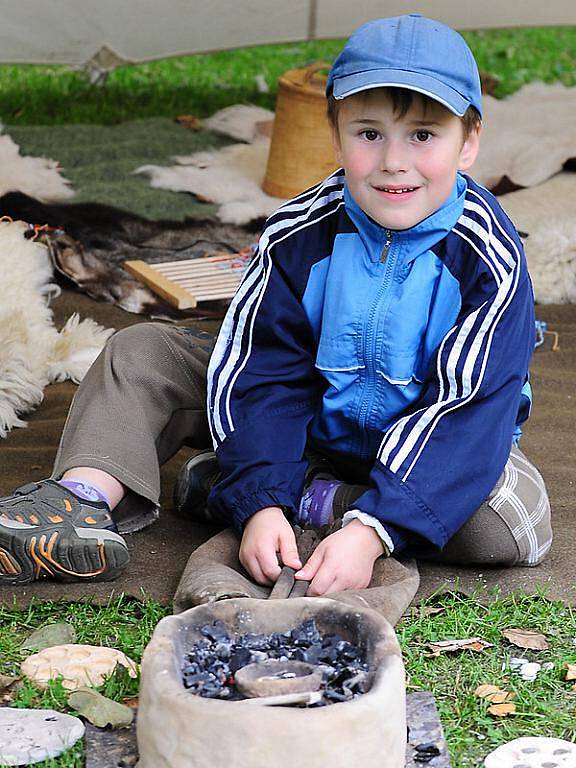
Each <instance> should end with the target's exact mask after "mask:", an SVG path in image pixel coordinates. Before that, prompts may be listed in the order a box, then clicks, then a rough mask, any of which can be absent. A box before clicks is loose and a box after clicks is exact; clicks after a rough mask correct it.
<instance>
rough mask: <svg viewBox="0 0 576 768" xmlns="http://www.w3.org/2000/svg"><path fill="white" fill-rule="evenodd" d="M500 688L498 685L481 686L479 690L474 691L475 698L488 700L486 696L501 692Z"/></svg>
mask: <svg viewBox="0 0 576 768" xmlns="http://www.w3.org/2000/svg"><path fill="white" fill-rule="evenodd" d="M499 690H500V688H498V686H497V685H488V684H485V685H479V686H478V688H476V690H475V691H474V696H478V697H480V698H481V699H484V698H486V696H490V694H491V693H496V692H497V691H499Z"/></svg>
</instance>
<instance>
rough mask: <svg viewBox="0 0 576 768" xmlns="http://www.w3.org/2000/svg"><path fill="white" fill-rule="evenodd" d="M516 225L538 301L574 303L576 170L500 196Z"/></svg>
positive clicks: (541, 302)
mask: <svg viewBox="0 0 576 768" xmlns="http://www.w3.org/2000/svg"><path fill="white" fill-rule="evenodd" d="M499 201H500V203H501V204H502V206H503V207H504V210H505V211H506V212H507V213H508V215H509V216H510V218H511V219H512V221H513V222H514V224H515V225H516V227H517V228H518V229H519V230H520V231H521V232H526V233H527V234H528V237H526V238H525V239H524V250H525V251H526V259H527V261H528V268H529V270H530V274H531V276H532V282H533V284H534V293H535V295H536V301H537V302H538V303H540V304H574V303H576V173H568V172H566V173H559V174H557V175H556V176H554V177H553V178H551V179H549V180H548V181H546V182H544V184H539V185H538V186H536V187H531V188H530V189H521V190H519V191H518V192H510V193H509V194H507V195H502V196H501V197H500V198H499Z"/></svg>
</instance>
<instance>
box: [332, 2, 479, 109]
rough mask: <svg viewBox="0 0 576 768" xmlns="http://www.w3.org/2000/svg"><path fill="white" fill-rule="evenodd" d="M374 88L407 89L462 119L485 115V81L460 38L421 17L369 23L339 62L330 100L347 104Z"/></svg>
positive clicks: (354, 35)
mask: <svg viewBox="0 0 576 768" xmlns="http://www.w3.org/2000/svg"><path fill="white" fill-rule="evenodd" d="M370 88H408V89H409V90H411V91H418V93H422V94H424V95H425V96H429V97H430V98H431V99H434V100H435V101H439V102H440V104H443V105H444V106H445V107H447V108H448V109H449V110H450V111H451V112H453V113H454V114H455V115H458V117H462V116H463V115H464V113H465V112H466V110H467V109H468V107H469V106H473V107H476V109H477V110H478V112H479V113H480V115H482V94H481V88H480V75H479V74H478V67H477V65H476V61H475V60H474V56H473V55H472V51H471V50H470V48H469V47H468V45H467V44H466V41H465V40H464V38H463V37H462V35H459V34H458V32H456V31H455V30H453V29H451V28H450V27H447V26H446V25H445V24H442V23H441V22H439V21H434V20H433V19H427V18H426V17H424V16H421V15H420V14H419V13H411V14H409V15H406V16H395V17H392V18H389V19H378V20H376V21H370V22H368V23H367V24H364V25H363V26H361V27H359V29H357V30H356V31H355V32H354V33H353V34H352V35H351V36H350V38H349V40H348V42H347V43H346V45H345V46H344V49H343V50H342V52H341V53H340V54H339V56H338V57H337V59H336V60H335V62H334V64H333V66H332V69H331V70H330V74H329V76H328V82H327V84H326V93H327V95H330V94H333V95H334V97H335V98H336V99H345V98H346V97H347V96H352V94H354V93H358V92H360V91H366V90H368V89H370Z"/></svg>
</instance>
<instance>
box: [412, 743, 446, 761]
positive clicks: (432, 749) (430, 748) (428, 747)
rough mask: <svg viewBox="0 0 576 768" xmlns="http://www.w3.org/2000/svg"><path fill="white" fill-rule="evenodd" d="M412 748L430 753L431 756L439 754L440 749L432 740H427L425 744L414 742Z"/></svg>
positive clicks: (423, 752)
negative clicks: (414, 744)
mask: <svg viewBox="0 0 576 768" xmlns="http://www.w3.org/2000/svg"><path fill="white" fill-rule="evenodd" d="M414 749H415V750H416V752H419V753H420V754H427V755H432V757H436V756H437V755H439V754H440V750H439V749H438V747H437V746H436V744H434V742H433V741H429V742H427V743H426V744H416V746H415V747H414Z"/></svg>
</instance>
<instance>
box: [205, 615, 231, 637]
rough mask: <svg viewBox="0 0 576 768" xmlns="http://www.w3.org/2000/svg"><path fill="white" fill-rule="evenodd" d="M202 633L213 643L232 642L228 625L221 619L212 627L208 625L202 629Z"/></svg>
mask: <svg viewBox="0 0 576 768" xmlns="http://www.w3.org/2000/svg"><path fill="white" fill-rule="evenodd" d="M200 632H201V634H203V635H204V636H205V637H207V638H209V639H210V640H213V641H218V640H225V641H226V640H228V641H229V640H230V636H229V634H228V630H227V629H226V625H225V624H224V622H223V621H221V620H220V619H217V620H216V621H214V623H213V624H212V625H210V624H206V625H205V626H204V627H200Z"/></svg>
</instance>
